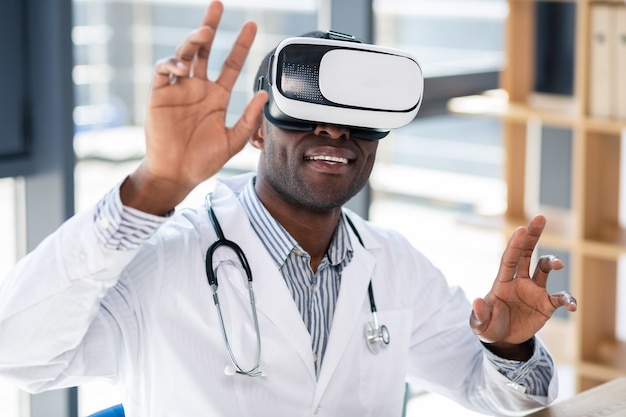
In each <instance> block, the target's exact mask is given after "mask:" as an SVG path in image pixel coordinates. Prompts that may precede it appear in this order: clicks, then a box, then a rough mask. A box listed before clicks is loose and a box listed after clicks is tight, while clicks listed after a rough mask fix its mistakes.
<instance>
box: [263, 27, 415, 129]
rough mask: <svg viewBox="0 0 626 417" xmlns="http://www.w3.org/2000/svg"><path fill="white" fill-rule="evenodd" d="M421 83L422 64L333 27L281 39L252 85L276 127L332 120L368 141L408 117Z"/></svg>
mask: <svg viewBox="0 0 626 417" xmlns="http://www.w3.org/2000/svg"><path fill="white" fill-rule="evenodd" d="M423 88H424V78H423V75H422V69H421V67H420V65H419V63H418V62H417V60H416V59H415V58H414V57H413V56H411V55H410V54H408V53H406V52H404V51H401V50H397V49H392V48H386V47H381V46H376V45H370V44H364V43H360V41H358V40H356V39H355V38H354V37H352V36H350V35H344V34H341V33H337V32H327V38H321V39H320V38H308V37H295V38H288V39H285V40H283V41H282V42H281V43H280V44H279V45H278V46H277V47H276V50H275V52H274V54H273V55H272V57H271V58H270V61H269V65H268V72H267V74H266V75H265V76H261V77H259V79H258V80H257V85H256V90H260V89H264V90H266V91H267V92H268V93H269V100H268V102H267V104H266V105H265V108H264V113H265V117H266V118H267V120H268V121H269V122H271V123H272V124H274V125H276V126H278V127H280V128H283V129H289V130H300V131H308V130H314V129H315V126H316V125H317V124H320V123H321V124H336V125H342V126H346V127H348V128H350V134H351V135H352V136H354V137H358V138H362V139H371V140H377V139H382V138H383V137H385V136H387V134H388V133H389V130H390V129H394V128H398V127H402V126H404V125H406V124H408V123H409V122H411V120H413V118H414V117H415V115H416V114H417V111H418V110H419V107H420V105H421V103H422V95H423Z"/></svg>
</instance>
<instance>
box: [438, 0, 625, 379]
mask: <svg viewBox="0 0 626 417" xmlns="http://www.w3.org/2000/svg"><path fill="white" fill-rule="evenodd" d="M559 1H563V2H567V3H573V4H574V5H575V9H576V10H575V13H576V17H575V25H576V28H575V30H574V33H572V34H571V36H573V37H574V38H573V40H574V43H575V51H574V54H573V55H574V58H573V66H574V68H573V75H574V80H573V94H572V95H571V96H557V95H546V94H537V93H536V92H534V91H533V88H534V79H535V74H534V70H535V46H536V40H535V33H536V24H535V23H536V5H537V3H539V2H543V0H509V2H508V3H509V17H508V20H507V40H506V51H505V52H506V64H505V67H504V68H505V70H504V71H503V73H502V74H501V77H500V87H501V88H500V89H497V90H491V91H486V92H484V93H483V94H479V95H474V96H469V97H458V98H454V99H452V100H450V102H449V103H448V109H449V111H450V112H452V113H456V114H463V115H471V116H479V117H495V118H498V119H500V120H501V121H502V125H503V129H502V132H503V146H504V148H505V153H506V155H507V157H506V160H505V181H506V184H507V208H506V212H505V213H504V216H503V217H504V221H503V226H502V227H503V229H504V231H505V232H506V233H507V234H510V233H511V232H512V231H513V230H514V229H515V228H516V227H518V226H521V225H526V224H528V220H529V219H530V217H531V216H532V215H533V214H535V213H530V212H529V211H530V210H533V211H535V210H536V211H537V212H539V213H542V214H544V215H546V218H547V219H548V223H547V225H546V230H545V231H544V233H543V235H542V237H541V240H540V242H539V245H540V246H544V247H551V248H555V249H559V250H564V251H567V252H568V253H569V257H570V260H569V263H570V266H571V267H570V272H569V279H570V284H569V287H570V288H571V291H572V292H573V295H574V296H575V297H576V298H577V299H578V301H579V311H578V312H576V313H573V314H571V315H569V316H568V319H567V320H560V319H556V318H553V319H552V320H550V321H549V322H548V324H547V325H546V326H545V328H544V329H542V331H541V333H540V337H542V339H543V340H544V341H545V342H546V345H548V347H549V348H550V350H551V351H552V352H553V353H554V355H555V358H556V360H558V361H561V362H563V361H564V362H567V363H571V364H573V365H574V369H575V372H576V377H577V380H576V386H577V387H578V389H579V390H582V389H588V388H591V387H593V386H595V385H598V384H600V383H602V382H606V381H608V380H611V379H615V378H617V377H620V376H626V342H623V341H618V340H616V337H615V327H616V323H617V318H616V314H617V302H618V301H617V299H616V297H611V296H608V297H607V294H611V295H614V294H615V292H616V289H617V282H618V277H617V274H618V268H617V265H618V261H619V259H620V258H621V257H623V256H624V255H625V254H626V226H622V225H620V222H619V212H620V210H621V207H619V205H620V202H619V194H620V193H621V187H620V180H619V172H620V170H621V166H622V164H623V163H626V162H623V161H621V153H622V152H621V146H622V143H621V142H622V140H621V138H623V137H624V135H626V120H615V119H603V118H598V117H591V116H589V115H588V114H587V111H588V108H589V101H590V100H589V99H590V92H589V89H590V88H591V87H590V86H591V83H590V82H589V79H590V68H591V65H590V62H591V52H590V39H591V13H592V8H593V7H594V5H596V4H600V3H607V2H608V3H613V4H616V5H617V4H620V5H623V4H624V2H623V0H619V1H618V0H609V1H606V0H602V1H600V0H597V1H596V0H556V1H555V0H551V1H550V3H555V2H559ZM624 7H626V6H624ZM537 123H539V124H541V125H545V126H550V127H557V128H567V129H571V131H572V136H571V161H570V168H569V169H570V174H571V177H570V184H571V193H572V198H571V204H570V206H571V207H570V208H569V209H568V210H560V209H559V210H553V209H550V208H545V207H538V206H539V203H538V202H537V201H533V199H537V198H538V197H537V196H536V195H532V192H529V191H528V189H529V187H528V186H529V184H530V189H532V186H533V183H532V182H531V183H529V181H536V180H533V178H536V177H537V174H536V172H535V170H538V169H539V168H538V165H537V164H534V165H533V164H532V163H531V162H532V161H533V158H536V156H537V153H536V151H534V150H533V148H532V146H534V145H535V144H534V139H535V137H534V136H533V135H536V134H537V133H536V131H535V130H531V129H534V127H535V126H536V124H537ZM625 146H626V145H625ZM533 152H534V153H533ZM529 170H531V171H529ZM535 207H538V208H537V209H535ZM620 301H621V300H620ZM624 302H626V301H624Z"/></svg>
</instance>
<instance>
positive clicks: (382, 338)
mask: <svg viewBox="0 0 626 417" xmlns="http://www.w3.org/2000/svg"><path fill="white" fill-rule="evenodd" d="M209 199H210V194H208V195H207V197H206V199H205V205H206V208H207V211H208V214H209V219H210V220H211V224H212V225H213V229H214V230H215V233H216V235H217V240H216V241H215V242H213V244H211V245H210V246H209V248H208V249H207V252H206V257H205V266H206V275H207V280H208V282H209V285H210V287H211V291H212V295H213V302H214V303H215V307H216V309H217V315H218V319H219V322H220V327H221V331H222V336H223V338H224V344H225V345H226V350H227V351H228V356H229V357H230V360H231V362H232V364H233V366H234V372H231V371H229V367H228V366H227V367H226V369H225V373H226V374H227V375H232V374H233V373H238V374H241V375H247V376H262V375H264V373H263V371H261V370H260V366H261V332H260V330H259V320H258V315H257V308H256V302H255V297H254V289H253V288H252V270H251V268H250V265H249V264H248V260H247V258H246V255H245V253H244V252H243V250H242V249H241V247H240V246H239V245H237V244H236V243H235V242H233V241H231V240H228V239H226V237H225V236H224V232H223V231H222V227H221V226H220V223H219V221H218V220H217V216H216V215H215V212H214V211H213V207H212V206H211V204H210V202H209ZM345 219H346V220H347V222H348V224H349V226H350V228H351V229H352V231H353V232H354V234H355V235H356V237H357V239H358V240H359V243H360V244H361V246H363V247H365V246H364V244H363V240H362V239H361V236H360V235H359V233H358V232H357V230H356V227H355V226H354V224H353V223H352V220H350V218H349V217H348V216H345ZM224 246H225V247H228V248H230V249H231V250H232V251H234V252H235V254H236V255H237V257H238V258H239V262H241V265H242V268H243V269H244V271H245V273H246V278H247V283H248V294H249V298H250V310H251V312H252V318H253V323H254V329H255V333H256V342H257V352H256V363H255V365H254V366H253V367H252V368H250V369H249V370H244V369H243V368H242V367H241V366H240V365H239V362H237V359H236V358H235V355H234V353H233V350H232V347H231V345H230V342H229V340H228V335H227V333H226V326H225V325H224V317H223V315H222V308H221V305H220V302H219V296H218V294H217V291H218V281H217V274H216V273H215V271H214V270H213V254H214V253H215V252H216V251H217V249H219V248H220V247H224ZM367 292H368V297H369V302H370V311H371V313H372V322H371V323H368V324H367V325H366V328H365V339H366V342H367V347H368V348H369V349H370V351H371V352H372V353H374V354H376V353H378V352H379V350H380V345H381V343H382V345H383V346H386V345H388V344H389V340H390V339H389V330H388V329H387V326H385V325H384V324H383V325H381V326H379V324H378V314H377V309H376V300H375V299H374V290H373V288H372V281H371V279H370V282H369V286H368V288H367Z"/></svg>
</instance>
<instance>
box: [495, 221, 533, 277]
mask: <svg viewBox="0 0 626 417" xmlns="http://www.w3.org/2000/svg"><path fill="white" fill-rule="evenodd" d="M526 235H527V230H526V228H524V227H518V228H517V229H515V232H513V234H512V235H511V238H510V239H509V243H508V244H507V245H506V248H505V249H504V252H503V253H502V258H501V260H500V268H499V269H498V275H497V277H496V281H500V282H507V281H510V280H512V279H513V277H514V276H515V273H516V271H517V265H518V262H519V259H520V254H521V253H522V248H523V247H524V242H525V241H526Z"/></svg>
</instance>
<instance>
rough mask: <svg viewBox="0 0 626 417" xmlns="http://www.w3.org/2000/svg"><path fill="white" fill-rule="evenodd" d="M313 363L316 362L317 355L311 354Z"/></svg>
mask: <svg viewBox="0 0 626 417" xmlns="http://www.w3.org/2000/svg"><path fill="white" fill-rule="evenodd" d="M313 362H317V353H314V354H313Z"/></svg>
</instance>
